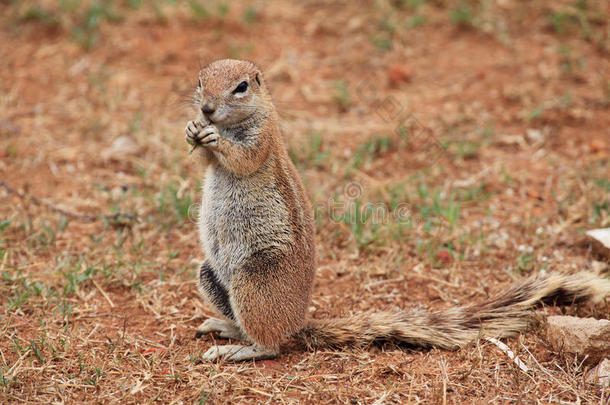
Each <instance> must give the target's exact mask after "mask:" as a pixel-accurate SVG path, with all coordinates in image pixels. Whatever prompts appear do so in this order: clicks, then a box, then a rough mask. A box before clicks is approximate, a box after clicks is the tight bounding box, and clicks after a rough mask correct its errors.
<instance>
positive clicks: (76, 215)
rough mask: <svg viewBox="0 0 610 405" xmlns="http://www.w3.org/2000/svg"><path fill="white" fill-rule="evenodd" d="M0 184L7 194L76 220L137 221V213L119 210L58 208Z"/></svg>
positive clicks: (4, 182) (123, 222)
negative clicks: (98, 212)
mask: <svg viewBox="0 0 610 405" xmlns="http://www.w3.org/2000/svg"><path fill="white" fill-rule="evenodd" d="M0 186H1V187H2V188H4V189H5V190H6V191H7V192H8V193H9V194H14V195H16V196H17V197H19V198H21V199H22V200H30V201H32V202H33V203H34V204H36V205H38V206H41V207H45V208H47V209H49V210H51V211H54V212H57V213H59V214H62V215H64V216H66V217H68V218H72V219H76V220H78V221H82V222H96V221H99V220H102V221H108V222H110V223H119V224H122V225H125V224H126V223H128V222H138V217H137V215H135V214H129V213H126V212H120V211H119V212H116V213H114V214H107V215H91V214H83V213H80V212H75V211H68V210H66V209H63V208H60V207H58V206H56V205H54V204H51V203H50V202H47V201H44V200H41V199H40V198H38V197H36V196H34V195H31V194H26V193H23V192H21V191H19V190H16V189H14V188H12V187H11V186H9V185H8V184H6V181H4V180H2V181H1V182H0Z"/></svg>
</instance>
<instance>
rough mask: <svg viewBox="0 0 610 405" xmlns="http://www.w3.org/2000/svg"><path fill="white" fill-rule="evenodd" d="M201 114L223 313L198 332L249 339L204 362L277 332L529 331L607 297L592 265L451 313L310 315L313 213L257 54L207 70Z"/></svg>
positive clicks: (355, 341)
mask: <svg viewBox="0 0 610 405" xmlns="http://www.w3.org/2000/svg"><path fill="white" fill-rule="evenodd" d="M194 104H195V105H196V107H197V109H198V111H199V113H198V114H199V117H198V119H196V120H194V121H190V122H189V123H188V124H187V127H186V135H187V136H186V138H187V142H189V143H190V144H191V145H193V146H194V148H195V149H196V150H198V153H200V155H201V157H203V158H204V159H205V160H206V161H207V162H208V166H207V171H206V175H205V181H204V186H203V197H202V203H201V212H200V220H199V234H200V239H201V244H202V247H203V250H204V252H205V256H206V260H205V262H204V263H203V265H202V266H201V270H200V281H199V288H200V291H201V293H202V295H203V297H204V299H205V300H206V301H207V302H208V303H209V304H210V305H211V306H212V307H213V308H214V309H215V310H216V311H217V312H218V313H219V314H220V315H221V316H222V318H223V319H222V320H221V319H214V318H210V319H208V320H206V321H205V322H204V323H203V324H201V325H200V326H199V327H198V328H197V334H196V335H197V336H202V335H204V334H206V333H210V332H214V331H217V332H220V336H221V337H226V338H232V339H236V340H241V341H244V342H247V343H248V345H224V346H213V347H211V348H210V349H209V350H208V351H207V352H206V353H205V354H204V355H203V358H204V359H206V360H215V359H226V360H231V361H241V360H250V359H255V360H260V359H268V358H273V357H276V356H277V355H278V353H279V345H280V343H281V342H282V341H284V340H286V339H288V338H290V337H296V338H298V339H300V340H301V341H302V342H304V343H305V344H306V345H308V346H310V347H336V346H341V345H350V344H351V345H366V344H368V343H371V342H374V341H383V340H386V341H387V340H389V341H394V342H397V343H402V344H405V345H407V346H410V347H422V348H428V347H438V348H444V349H457V348H459V347H462V346H464V345H466V344H468V343H471V342H473V341H475V340H476V339H477V338H478V337H480V336H492V337H506V336H510V335H514V334H516V333H518V332H519V331H521V330H523V329H525V328H526V327H527V325H528V323H529V319H530V312H531V309H532V308H535V307H536V306H539V305H541V304H544V303H555V304H571V303H574V302H577V301H582V300H586V299H601V298H603V297H605V296H607V295H610V280H607V279H604V278H602V277H599V276H597V275H594V274H591V273H580V274H576V275H561V274H550V275H547V276H541V277H533V278H531V279H528V280H525V281H524V282H522V283H520V284H518V285H515V286H513V287H511V288H510V289H508V290H507V291H504V292H503V293H501V294H499V295H497V296H496V297H494V298H492V299H489V300H488V301H486V302H484V303H481V304H476V305H469V306H464V307H458V308H451V309H447V310H444V311H435V312H430V311H413V312H378V313H368V312H367V313H361V314H357V315H353V316H350V317H346V318H340V319H329V320H316V319H311V318H309V317H308V316H307V310H308V307H309V303H310V295H311V287H312V284H313V276H314V242H313V240H314V226H313V211H312V207H311V204H310V202H309V200H308V198H307V195H306V193H305V191H304V189H303V185H302V183H301V180H300V179H299V176H298V174H297V171H296V169H295V167H294V165H293V164H292V162H291V160H290V158H289V157H288V154H287V153H286V149H285V147H284V142H283V139H282V134H281V132H280V128H279V124H278V115H277V112H276V111H275V108H274V106H273V103H272V100H271V97H270V95H269V91H268V90H267V87H266V85H265V81H264V79H263V75H262V73H261V71H260V70H259V69H258V68H257V67H256V65H254V64H253V63H251V62H246V61H240V60H230V59H226V60H219V61H216V62H213V63H211V64H209V65H208V66H206V67H204V68H203V69H201V71H200V73H199V84H198V87H197V90H196V92H195V98H194Z"/></svg>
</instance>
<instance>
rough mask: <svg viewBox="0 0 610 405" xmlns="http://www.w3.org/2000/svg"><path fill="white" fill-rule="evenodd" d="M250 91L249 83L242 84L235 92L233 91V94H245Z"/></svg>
mask: <svg viewBox="0 0 610 405" xmlns="http://www.w3.org/2000/svg"><path fill="white" fill-rule="evenodd" d="M246 90H248V82H241V83H239V84H238V85H237V87H236V88H235V90H233V94H235V93H243V92H245V91H246Z"/></svg>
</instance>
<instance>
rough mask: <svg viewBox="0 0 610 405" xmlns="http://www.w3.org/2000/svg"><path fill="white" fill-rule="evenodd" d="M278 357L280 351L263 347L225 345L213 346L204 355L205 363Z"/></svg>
mask: <svg viewBox="0 0 610 405" xmlns="http://www.w3.org/2000/svg"><path fill="white" fill-rule="evenodd" d="M277 356H278V350H277V349H273V348H267V347H262V346H259V345H251V346H241V345H224V346H212V347H210V348H209V349H208V351H207V352H205V353H204V354H203V356H201V357H202V359H203V360H204V361H205V360H207V361H215V360H224V361H248V360H268V359H273V358H275V357H277Z"/></svg>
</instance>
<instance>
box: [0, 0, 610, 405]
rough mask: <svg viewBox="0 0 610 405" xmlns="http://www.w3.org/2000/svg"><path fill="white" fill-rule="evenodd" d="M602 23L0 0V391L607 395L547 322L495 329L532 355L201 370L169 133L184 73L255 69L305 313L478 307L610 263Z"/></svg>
mask: <svg viewBox="0 0 610 405" xmlns="http://www.w3.org/2000/svg"><path fill="white" fill-rule="evenodd" d="M609 18H610V3H609V2H607V1H606V0H574V1H573V0H568V1H566V0H563V1H551V0H548V1H547V0H545V1H542V0H540V1H528V2H525V1H518V0H502V1H500V0H491V1H488V0H463V1H458V0H402V1H401V0H395V1H385V0H380V1H362V2H348V1H337V2H329V3H327V2H321V1H305V2H299V3H296V2H294V3H293V2H287V1H269V2H266V1H259V2H254V3H248V2H241V1H205V2H203V1H194V0H193V1H177V0H176V1H167V0H151V1H141V0H140V1H138V0H124V1H119V0H115V1H97V0H88V1H87V0H83V1H80V0H64V1H51V0H49V1H27V0H26V1H10V0H1V1H0V44H1V45H0V181H2V183H1V185H0V320H1V322H0V402H1V403H16V402H28V403H63V402H65V403H83V402H92V401H97V402H100V403H121V404H123V403H137V404H142V403H149V402H155V401H156V402H161V403H199V404H202V403H223V402H227V403H240V402H241V403H245V402H273V403H275V402H285V403H301V402H304V403H354V404H357V403H377V404H381V403H407V402H411V403H415V402H429V403H445V402H447V403H458V402H479V403H480V402H494V403H512V402H519V401H521V402H525V403H606V402H605V401H607V400H608V398H609V397H610V392H609V391H608V388H605V389H604V388H601V387H597V386H594V385H589V384H587V383H586V382H585V380H584V377H583V375H584V373H585V372H586V370H587V369H588V368H589V367H590V366H591V365H590V364H589V363H587V362H586V361H583V359H582V358H578V357H574V356H573V355H570V354H568V353H565V352H561V351H560V352H557V351H554V350H553V349H552V348H551V347H550V346H549V344H548V343H547V341H546V340H545V336H544V328H543V326H544V323H543V320H544V316H542V315H540V316H538V317H537V318H538V319H539V320H540V321H541V322H539V323H537V326H536V325H535V326H534V327H533V328H532V330H530V331H529V332H528V333H526V334H524V335H522V336H520V337H518V338H512V339H506V340H505V341H504V342H505V343H506V344H507V345H508V346H509V347H510V348H511V349H512V350H513V351H514V352H515V353H516V354H517V355H518V356H519V357H520V358H521V360H522V361H523V362H524V363H525V364H526V365H527V367H528V368H529V371H527V372H524V371H522V370H520V369H519V367H517V365H515V363H513V362H512V361H511V360H510V359H509V358H508V357H507V356H506V355H505V354H504V353H503V352H502V351H500V350H499V349H498V347H497V346H496V345H494V344H492V343H490V342H488V341H480V342H478V343H476V344H473V345H471V346H469V347H466V348H465V349H463V350H459V351H455V352H451V351H441V350H431V351H415V352H411V351H408V350H406V349H404V348H400V347H396V346H393V345H391V344H387V345H383V346H373V347H367V348H364V349H353V348H346V349H345V350H336V351H317V352H310V351H307V350H306V349H305V348H303V347H300V346H299V345H298V344H297V343H296V342H291V341H289V342H287V343H286V345H285V346H284V347H283V348H282V356H281V357H280V358H278V359H276V360H268V361H262V362H257V363H252V362H250V363H244V364H224V363H219V364H209V363H202V362H201V361H199V358H200V355H201V354H202V353H203V352H205V351H206V350H207V349H208V348H209V347H210V345H212V344H213V343H215V341H216V339H218V340H220V339H219V338H218V337H216V338H214V337H207V338H204V339H200V340H194V339H193V336H194V332H195V327H196V326H197V325H198V324H199V323H200V322H202V321H203V320H204V319H205V318H206V317H207V316H210V315H212V313H211V312H210V310H209V308H207V307H206V306H205V304H204V303H203V302H202V300H201V299H200V298H199V296H198V293H197V291H196V276H195V272H196V269H197V268H198V266H199V264H200V263H201V261H202V259H203V254H202V253H201V250H200V248H199V246H198V242H197V232H196V225H195V219H194V213H195V212H196V211H197V210H196V204H197V200H198V198H199V193H200V190H199V185H200V181H201V177H202V173H203V168H202V167H201V166H200V165H199V164H198V162H197V161H196V160H195V159H194V156H195V155H194V154H193V155H189V154H188V151H189V146H188V145H187V144H186V143H185V142H184V134H183V128H184V126H185V125H186V122H187V121H188V120H189V119H192V117H193V116H194V115H193V110H192V108H191V107H190V106H189V101H188V100H189V98H190V92H191V90H192V89H193V88H194V84H195V83H196V74H197V71H198V68H199V67H200V66H201V65H202V64H205V63H206V62H207V61H210V60H213V59H216V58H221V57H239V58H246V59H251V60H254V61H256V62H257V63H258V64H259V65H260V66H261V67H262V68H263V69H264V71H265V72H266V79H267V81H268V83H269V86H270V87H271V88H272V91H273V96H274V99H275V102H276V105H277V107H278V110H279V111H280V115H281V118H282V127H283V130H284V135H285V138H286V140H287V144H288V145H289V147H290V154H291V156H292V158H293V159H294V161H295V163H296V165H297V167H298V169H299V171H300V174H301V176H302V178H303V180H304V182H305V184H306V187H307V189H308V192H309V195H310V197H311V199H312V201H313V202H314V205H315V206H316V226H317V235H318V236H317V242H316V248H317V254H318V258H319V259H318V271H317V280H316V283H315V292H314V296H313V302H312V307H311V311H312V315H313V316H315V317H324V316H337V315H349V314H350V313H352V312H358V311H363V310H370V309H373V308H379V309H386V310H387V309H398V308H414V307H418V306H425V307H430V308H436V309H440V308H446V307H450V306H455V305H459V304H460V303H469V302H476V301H481V300H483V299H485V298H486V297H488V296H489V295H490V294H493V292H495V291H500V290H502V289H504V288H506V287H507V286H509V285H510V284H511V283H512V282H513V281H515V280H520V279H522V278H523V277H525V276H527V275H530V274H535V273H540V272H544V271H568V272H575V271H579V270H582V269H590V268H591V267H596V268H600V267H604V266H607V264H605V263H601V262H600V261H596V260H600V258H599V257H596V256H595V255H594V254H593V253H591V251H590V250H589V245H588V244H587V243H585V242H584V241H583V240H584V239H583V231H584V230H586V229H588V228H593V227H602V226H609V225H610V197H609V195H610V178H609V177H610V175H609V173H610V163H609V154H610V129H609V128H610V79H609V78H610V70H609V67H610V66H609V65H610V63H609V60H610V58H609V52H610V25H609V23H608V21H609ZM369 203H371V204H374V209H371V206H370V205H367V204H369ZM557 312H559V309H556V308H547V309H545V310H543V311H542V312H541V314H544V313H557ZM564 312H566V313H569V314H576V315H579V316H591V317H597V318H608V315H609V313H610V303H608V302H606V303H605V304H601V305H584V306H580V307H571V308H566V309H565V310H564ZM538 401H539V402H538Z"/></svg>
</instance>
